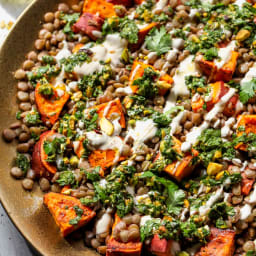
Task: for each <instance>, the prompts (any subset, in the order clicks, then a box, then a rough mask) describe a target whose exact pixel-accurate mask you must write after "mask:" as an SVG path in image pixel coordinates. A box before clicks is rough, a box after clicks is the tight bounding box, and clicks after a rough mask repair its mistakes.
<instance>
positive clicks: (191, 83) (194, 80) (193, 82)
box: [185, 75, 207, 92]
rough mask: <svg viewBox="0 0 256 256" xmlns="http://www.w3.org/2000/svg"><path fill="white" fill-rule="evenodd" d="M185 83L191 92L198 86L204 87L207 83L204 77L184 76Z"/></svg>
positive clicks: (195, 90)
mask: <svg viewBox="0 0 256 256" xmlns="http://www.w3.org/2000/svg"><path fill="white" fill-rule="evenodd" d="M185 83H186V85H187V87H188V89H189V90H190V91H191V92H197V91H198V90H197V89H198V88H205V87H206V85H207V83H206V79H205V78H204V77H197V76H192V75H190V76H185Z"/></svg>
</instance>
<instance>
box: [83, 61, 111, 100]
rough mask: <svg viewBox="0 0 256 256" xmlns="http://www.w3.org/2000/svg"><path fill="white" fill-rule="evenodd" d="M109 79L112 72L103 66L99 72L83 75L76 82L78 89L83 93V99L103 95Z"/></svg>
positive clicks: (108, 67) (106, 66)
mask: <svg viewBox="0 0 256 256" xmlns="http://www.w3.org/2000/svg"><path fill="white" fill-rule="evenodd" d="M111 77H112V70H111V68H110V66H108V65H105V66H104V67H103V69H102V71H101V72H95V73H94V74H92V75H85V76H84V77H83V78H82V79H81V80H80V81H79V82H78V87H79V89H80V90H81V91H82V92H83V95H84V97H85V98H91V97H95V98H96V97H98V96H99V95H101V94H102V93H103V89H104V88H105V86H106V84H107V82H108V81H109V80H110V79H111Z"/></svg>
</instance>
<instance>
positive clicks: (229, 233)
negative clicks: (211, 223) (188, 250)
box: [196, 228, 235, 256]
mask: <svg viewBox="0 0 256 256" xmlns="http://www.w3.org/2000/svg"><path fill="white" fill-rule="evenodd" d="M234 250H235V231H234V230H228V229H227V230H222V229H217V228H212V229H211V237H210V242H209V243H208V244H207V245H206V246H204V247H202V248H201V250H200V252H198V253H197V254H196V256H217V255H221V256H232V255H233V253H234Z"/></svg>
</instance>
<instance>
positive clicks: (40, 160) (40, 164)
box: [31, 131, 57, 179]
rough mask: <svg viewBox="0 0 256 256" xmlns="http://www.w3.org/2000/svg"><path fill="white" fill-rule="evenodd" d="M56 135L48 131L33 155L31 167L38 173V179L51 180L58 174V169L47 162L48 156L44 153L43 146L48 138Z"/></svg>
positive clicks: (42, 135)
mask: <svg viewBox="0 0 256 256" xmlns="http://www.w3.org/2000/svg"><path fill="white" fill-rule="evenodd" d="M53 134H54V131H46V132H44V133H42V134H41V136H40V139H39V141H38V142H37V143H36V145H35V147H34V150H33V154H32V161H31V165H32V166H31V167H32V169H33V170H34V171H35V172H36V175H37V177H39V178H40V177H45V178H47V179H51V178H52V176H53V175H54V174H55V173H56V171H57V169H56V167H55V166H53V165H51V164H49V163H48V162H46V159H47V155H46V154H45V153H44V148H43V144H44V141H45V140H46V139H47V137H48V136H51V135H53Z"/></svg>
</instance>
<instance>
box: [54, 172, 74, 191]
mask: <svg viewBox="0 0 256 256" xmlns="http://www.w3.org/2000/svg"><path fill="white" fill-rule="evenodd" d="M56 182H57V183H59V185H60V186H62V187H63V186H67V185H71V186H73V185H75V184H76V179H75V175H74V173H73V172H72V171H63V172H60V177H59V178H58V179H57V181H56Z"/></svg>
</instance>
